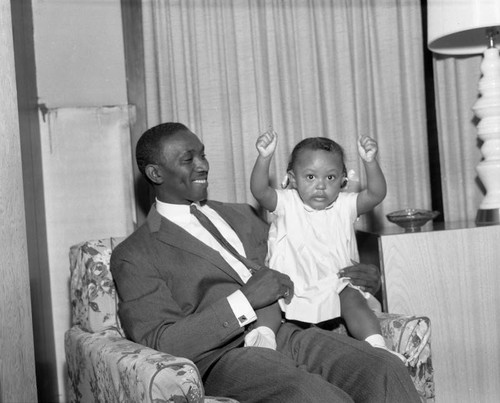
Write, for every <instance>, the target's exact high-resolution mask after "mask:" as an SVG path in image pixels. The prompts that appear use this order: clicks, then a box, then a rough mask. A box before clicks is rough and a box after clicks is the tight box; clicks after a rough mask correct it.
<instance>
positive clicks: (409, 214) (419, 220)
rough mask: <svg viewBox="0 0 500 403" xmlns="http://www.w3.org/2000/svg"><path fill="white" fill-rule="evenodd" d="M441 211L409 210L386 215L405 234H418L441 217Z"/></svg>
mask: <svg viewBox="0 0 500 403" xmlns="http://www.w3.org/2000/svg"><path fill="white" fill-rule="evenodd" d="M439 214H440V213H439V211H430V210H419V209H414V208H407V209H404V210H398V211H393V212H392V213H389V214H387V215H386V217H387V219H388V220H389V221H390V222H392V223H394V224H397V225H399V226H400V227H401V228H403V229H404V230H405V232H418V231H420V230H421V228H422V226H423V225H424V224H426V223H427V222H428V221H430V220H433V219H434V218H436V217H437V216H438V215H439Z"/></svg>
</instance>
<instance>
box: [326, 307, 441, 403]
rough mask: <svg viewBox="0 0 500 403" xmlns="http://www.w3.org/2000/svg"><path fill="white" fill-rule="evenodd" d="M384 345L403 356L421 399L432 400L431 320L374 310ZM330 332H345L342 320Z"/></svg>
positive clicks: (423, 317) (428, 401)
mask: <svg viewBox="0 0 500 403" xmlns="http://www.w3.org/2000/svg"><path fill="white" fill-rule="evenodd" d="M375 314H376V315H377V317H378V319H379V321H380V327H381V330H382V336H383V337H384V339H385V342H386V344H387V347H388V348H390V349H391V350H393V351H396V352H398V353H400V354H402V355H404V356H405V357H406V358H407V360H408V361H407V364H406V366H407V368H408V372H409V373H410V376H411V378H412V381H413V384H414V385H415V388H416V389H417V391H418V393H419V395H420V397H421V399H422V401H423V402H427V403H430V402H433V401H434V397H435V395H434V371H433V368H432V356H431V322H430V319H429V318H427V317H425V316H412V315H401V314H394V313H385V312H375ZM339 323H340V325H339V326H338V328H336V329H335V330H334V331H335V332H338V333H342V334H347V330H346V328H345V326H344V324H343V323H342V321H339Z"/></svg>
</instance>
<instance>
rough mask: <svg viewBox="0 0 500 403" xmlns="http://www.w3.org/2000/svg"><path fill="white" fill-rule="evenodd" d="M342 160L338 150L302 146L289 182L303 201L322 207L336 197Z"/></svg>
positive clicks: (310, 205)
mask: <svg viewBox="0 0 500 403" xmlns="http://www.w3.org/2000/svg"><path fill="white" fill-rule="evenodd" d="M343 171H344V161H342V157H341V155H340V154H338V153H333V152H330V151H325V150H308V149H305V150H302V151H301V152H300V154H299V155H298V158H297V160H296V161H295V164H294V167H293V170H292V172H291V174H290V183H291V185H292V187H293V188H295V189H297V192H298V193H299V196H300V198H301V199H302V201H303V202H304V203H305V204H306V205H308V206H309V207H311V208H313V209H315V210H323V209H325V208H326V207H328V206H329V205H330V204H332V203H333V202H334V201H335V200H336V199H337V197H338V195H339V193H340V190H341V186H342V180H343V177H344V174H343Z"/></svg>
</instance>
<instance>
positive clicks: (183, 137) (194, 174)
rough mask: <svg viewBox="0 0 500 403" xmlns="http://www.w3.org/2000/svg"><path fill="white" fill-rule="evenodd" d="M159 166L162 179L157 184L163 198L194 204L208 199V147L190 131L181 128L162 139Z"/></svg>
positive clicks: (161, 198) (159, 193)
mask: <svg viewBox="0 0 500 403" xmlns="http://www.w3.org/2000/svg"><path fill="white" fill-rule="evenodd" d="M161 148H162V149H161V153H160V155H161V157H160V161H159V163H158V165H157V168H158V171H159V173H160V174H161V178H162V182H161V184H160V185H159V186H158V187H157V197H158V199H159V200H160V201H163V202H166V203H172V204H191V203H192V202H197V201H203V200H205V199H206V198H207V188H208V181H207V176H208V169H209V165H208V161H207V159H206V158H205V146H204V145H203V143H202V142H201V141H200V140H199V139H198V137H197V136H196V135H195V134H194V133H192V132H190V131H188V130H185V131H180V132H178V133H176V134H174V135H173V136H171V137H169V138H166V139H164V140H163V142H162V146H161Z"/></svg>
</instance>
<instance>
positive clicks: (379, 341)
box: [365, 334, 407, 364]
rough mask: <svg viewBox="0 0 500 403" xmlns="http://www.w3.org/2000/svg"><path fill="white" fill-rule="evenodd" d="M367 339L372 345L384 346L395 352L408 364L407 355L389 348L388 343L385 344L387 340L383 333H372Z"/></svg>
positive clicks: (392, 352)
mask: <svg viewBox="0 0 500 403" xmlns="http://www.w3.org/2000/svg"><path fill="white" fill-rule="evenodd" d="M365 341H366V342H367V343H369V344H370V345H371V346H372V347H376V348H382V349H384V350H387V351H389V353H391V354H394V355H395V356H396V357H399V359H400V360H401V361H403V362H404V363H405V364H406V361H407V360H406V357H405V356H404V355H402V354H399V353H397V352H395V351H392V350H391V349H389V348H387V345H386V344H385V340H384V338H383V337H382V335H381V334H372V335H370V336H368V337H367V338H366V339H365Z"/></svg>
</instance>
